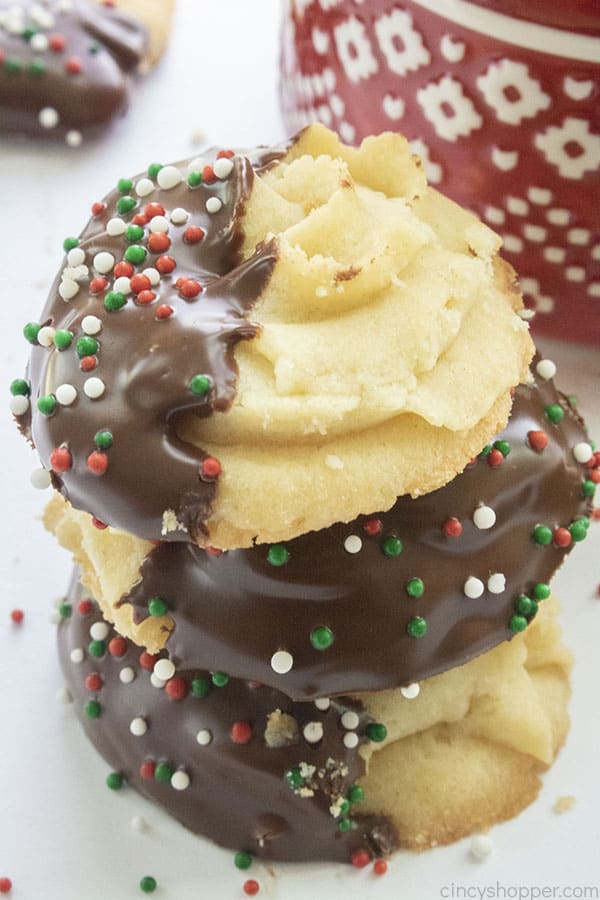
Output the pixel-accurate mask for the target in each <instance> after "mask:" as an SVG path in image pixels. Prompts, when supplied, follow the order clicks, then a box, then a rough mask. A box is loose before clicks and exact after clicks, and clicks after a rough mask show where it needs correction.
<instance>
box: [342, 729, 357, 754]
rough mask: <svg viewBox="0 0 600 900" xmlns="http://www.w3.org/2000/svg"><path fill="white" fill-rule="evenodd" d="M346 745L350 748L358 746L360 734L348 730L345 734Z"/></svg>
mask: <svg viewBox="0 0 600 900" xmlns="http://www.w3.org/2000/svg"><path fill="white" fill-rule="evenodd" d="M344 747H347V748H348V750H354V748H355V747H358V735H357V733H356V732H355V731H347V732H346V734H345V735H344Z"/></svg>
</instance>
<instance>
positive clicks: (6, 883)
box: [0, 878, 12, 894]
mask: <svg viewBox="0 0 600 900" xmlns="http://www.w3.org/2000/svg"><path fill="white" fill-rule="evenodd" d="M11 888H12V881H11V880H10V878H0V894H8V893H9V892H10V889H11Z"/></svg>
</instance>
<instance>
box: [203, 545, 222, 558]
mask: <svg viewBox="0 0 600 900" xmlns="http://www.w3.org/2000/svg"><path fill="white" fill-rule="evenodd" d="M206 552H207V553H208V555H209V556H221V554H222V553H223V551H222V550H221V549H220V547H207V548H206Z"/></svg>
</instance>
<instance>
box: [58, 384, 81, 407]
mask: <svg viewBox="0 0 600 900" xmlns="http://www.w3.org/2000/svg"><path fill="white" fill-rule="evenodd" d="M54 396H55V397H56V401H57V403H60V405H61V406H70V405H71V403H73V402H74V401H75V398H76V397H77V389H76V388H75V387H74V386H73V385H72V384H59V386H58V387H57V388H56V390H55V391H54Z"/></svg>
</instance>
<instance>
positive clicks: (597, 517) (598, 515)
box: [592, 506, 600, 522]
mask: <svg viewBox="0 0 600 900" xmlns="http://www.w3.org/2000/svg"><path fill="white" fill-rule="evenodd" d="M592 519H593V520H594V522H598V521H600V506H599V507H598V508H597V509H594V510H592Z"/></svg>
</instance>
